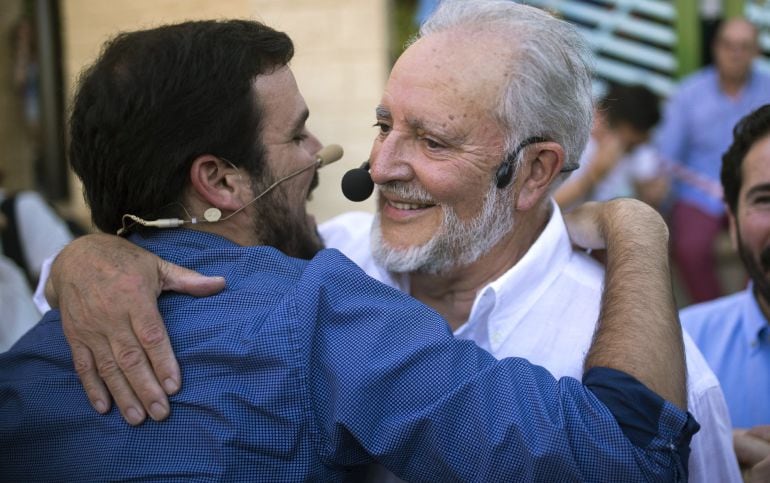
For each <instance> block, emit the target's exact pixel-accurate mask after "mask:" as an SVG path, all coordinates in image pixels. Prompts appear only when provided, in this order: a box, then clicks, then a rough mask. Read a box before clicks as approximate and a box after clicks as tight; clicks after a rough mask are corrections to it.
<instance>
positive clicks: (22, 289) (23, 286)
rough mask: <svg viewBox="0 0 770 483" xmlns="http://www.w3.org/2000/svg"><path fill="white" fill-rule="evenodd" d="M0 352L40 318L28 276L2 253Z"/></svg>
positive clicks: (0, 260) (0, 258)
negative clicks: (33, 302) (33, 300)
mask: <svg viewBox="0 0 770 483" xmlns="http://www.w3.org/2000/svg"><path fill="white" fill-rule="evenodd" d="M0 314H2V316H1V317H0V352H5V351H7V350H8V349H10V348H11V346H12V345H13V344H14V343H15V342H16V341H17V340H18V339H19V338H20V337H21V336H22V335H24V334H25V333H26V332H27V331H28V330H29V329H30V328H31V327H32V326H33V325H35V324H37V321H38V320H40V312H38V311H37V309H36V308H35V306H34V305H33V304H32V294H31V293H30V289H29V285H28V283H27V277H26V276H25V275H24V274H23V273H22V271H21V269H20V268H19V267H18V266H17V265H16V263H14V262H13V261H12V260H10V259H9V258H6V257H4V256H2V255H0Z"/></svg>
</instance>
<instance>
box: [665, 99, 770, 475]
mask: <svg viewBox="0 0 770 483" xmlns="http://www.w3.org/2000/svg"><path fill="white" fill-rule="evenodd" d="M721 178H722V186H723V188H724V199H725V205H726V212H727V219H728V221H729V230H730V237H731V240H732V242H733V246H734V247H735V248H736V249H737V251H738V254H739V256H740V259H741V261H742V262H743V265H744V267H745V268H746V271H747V272H748V274H749V278H750V282H749V286H748V287H747V288H746V290H744V291H742V292H739V293H736V294H733V295H729V296H726V297H723V298H720V299H716V300H712V301H709V302H705V303H701V304H698V305H694V306H691V307H688V308H686V309H684V310H682V312H681V315H680V317H681V320H682V326H683V327H684V328H685V329H686V330H687V332H689V333H690V334H691V335H692V337H693V339H694V340H695V342H696V344H697V345H698V347H699V348H700V349H701V351H702V352H703V355H704V357H705V358H706V360H707V361H708V363H709V364H710V365H711V367H712V368H713V370H714V372H715V373H716V375H717V377H718V378H719V382H720V383H721V384H722V389H723V391H724V395H725V399H726V400H727V405H728V407H729V409H730V416H731V418H732V422H733V425H734V426H735V427H736V430H735V438H736V443H735V446H736V452H737V453H738V457H739V460H740V461H741V463H742V465H743V466H744V467H745V468H746V469H747V470H750V471H753V472H754V473H753V477H754V478H757V480H756V481H770V480H768V479H765V480H762V479H761V478H759V476H760V475H762V474H764V475H765V477H766V478H770V323H769V322H768V321H770V105H767V106H763V107H761V108H760V109H758V110H756V111H754V112H753V113H751V114H750V115H748V116H746V117H745V118H744V119H743V120H742V121H741V122H740V123H739V124H738V125H737V126H735V131H734V140H733V143H732V145H731V146H730V147H729V149H728V150H727V152H726V153H725V154H724V156H723V157H722V172H721ZM753 439H759V440H760V441H754V442H753V444H752V440H753ZM761 442H765V445H764V446H763V445H762V444H760V443H761ZM763 447H764V448H765V450H766V451H765V453H764V454H763V453H762V452H761V448H763ZM755 465H762V466H758V467H757V468H756V469H752V468H753V466H755ZM763 468H764V469H763Z"/></svg>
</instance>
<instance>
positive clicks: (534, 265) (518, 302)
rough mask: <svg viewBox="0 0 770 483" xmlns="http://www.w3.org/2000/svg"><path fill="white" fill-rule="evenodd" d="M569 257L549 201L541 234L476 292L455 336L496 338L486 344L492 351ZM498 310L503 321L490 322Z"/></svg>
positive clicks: (563, 233) (566, 238)
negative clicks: (519, 255) (494, 311)
mask: <svg viewBox="0 0 770 483" xmlns="http://www.w3.org/2000/svg"><path fill="white" fill-rule="evenodd" d="M571 255H572V244H571V242H570V240H569V235H568V233H567V227H566V225H565V224H564V218H563V217H562V214H561V211H560V210H559V207H558V206H557V205H556V203H555V202H554V201H553V200H551V217H550V219H549V220H548V223H547V224H546V226H545V229H543V232H542V233H541V234H540V236H538V238H537V239H536V240H535V242H534V243H533V244H532V246H530V247H529V249H528V250H527V252H526V253H525V254H524V256H523V257H522V258H521V259H520V260H519V261H518V262H517V263H516V264H515V265H514V266H513V267H511V268H510V269H509V270H508V271H507V272H505V273H504V274H503V275H502V276H500V277H499V278H498V279H496V280H494V281H493V282H491V283H490V284H488V285H487V286H485V287H484V288H482V289H481V290H480V291H479V293H478V294H477V295H476V300H475V301H474V303H473V307H472V308H471V313H470V317H469V319H468V322H466V323H465V324H464V325H463V326H461V327H460V328H459V329H458V330H457V331H456V332H455V333H456V334H457V335H461V334H462V335H464V336H468V335H470V334H471V333H475V334H477V335H480V334H479V332H480V331H484V332H486V333H487V334H490V333H494V334H497V335H496V336H495V337H491V339H490V340H488V344H489V346H490V347H491V348H492V350H494V349H495V345H496V340H495V339H498V340H504V339H505V338H506V337H507V335H508V334H509V333H510V332H511V331H513V330H514V329H515V327H516V326H517V325H518V323H519V321H521V319H522V318H523V317H524V315H525V314H526V313H527V312H529V311H530V309H531V308H532V306H533V305H534V304H535V303H537V301H538V300H539V299H540V297H541V296H542V294H543V292H544V291H546V290H548V287H549V286H550V285H551V284H552V283H553V280H554V279H555V278H556V277H558V275H559V273H561V271H562V269H563V268H564V267H565V266H566V264H567V262H568V261H569V259H570V257H571ZM501 306H504V307H505V309H506V314H505V317H500V318H490V314H491V312H492V311H493V310H495V308H499V307H501ZM488 320H489V322H487V321H488ZM474 339H475V340H479V339H477V338H476V337H474ZM481 345H482V346H483V345H484V344H481Z"/></svg>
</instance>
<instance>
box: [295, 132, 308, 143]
mask: <svg viewBox="0 0 770 483" xmlns="http://www.w3.org/2000/svg"><path fill="white" fill-rule="evenodd" d="M307 136H308V134H307V132H306V131H302V132H300V133H299V134H297V135H295V136H294V137H293V138H292V141H293V142H294V144H300V143H301V142H302V141H304V140H305V139H307Z"/></svg>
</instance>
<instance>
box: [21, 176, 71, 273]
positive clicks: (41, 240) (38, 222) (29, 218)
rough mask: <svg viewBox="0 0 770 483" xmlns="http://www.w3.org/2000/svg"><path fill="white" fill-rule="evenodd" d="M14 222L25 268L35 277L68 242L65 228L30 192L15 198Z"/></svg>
mask: <svg viewBox="0 0 770 483" xmlns="http://www.w3.org/2000/svg"><path fill="white" fill-rule="evenodd" d="M16 220H17V225H18V227H19V238H20V240H21V243H22V246H23V247H24V248H23V250H24V256H25V258H26V261H27V266H28V267H29V268H30V270H31V271H32V273H33V274H34V275H35V276H39V275H40V272H41V267H42V265H43V261H44V260H45V259H46V258H48V257H49V256H51V255H52V254H55V253H58V252H59V250H61V249H62V248H63V247H64V245H66V244H67V243H69V242H71V241H72V233H70V231H69V228H67V224H66V223H64V221H63V220H62V219H61V218H60V217H59V216H58V215H57V214H56V213H54V211H53V210H52V209H51V207H50V206H48V203H46V202H45V200H43V198H42V197H41V196H40V195H39V194H38V193H35V192H34V191H24V192H21V193H19V194H18V195H16Z"/></svg>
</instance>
